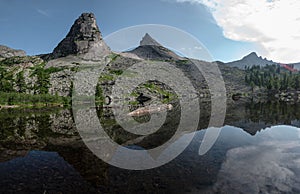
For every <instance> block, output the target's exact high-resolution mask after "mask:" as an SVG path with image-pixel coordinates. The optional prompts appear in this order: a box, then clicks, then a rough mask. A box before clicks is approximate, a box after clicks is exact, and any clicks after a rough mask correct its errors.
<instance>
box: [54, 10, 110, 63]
mask: <svg viewBox="0 0 300 194" xmlns="http://www.w3.org/2000/svg"><path fill="white" fill-rule="evenodd" d="M109 52H110V49H109V47H108V46H107V45H106V44H105V42H104V41H103V39H102V35H101V33H100V30H99V28H98V26H97V23H96V18H95V16H94V14H93V13H83V14H82V15H81V16H80V17H79V18H78V19H77V20H76V21H75V23H74V24H73V26H72V27H71V30H70V31H69V33H68V34H67V36H66V37H65V38H64V39H63V40H62V41H61V42H60V43H59V44H58V46H57V47H56V48H55V49H54V51H53V52H52V54H51V55H50V58H51V59H56V58H60V57H66V56H68V55H81V56H82V57H83V58H85V59H90V60H96V59H99V58H101V57H102V56H103V55H105V54H107V53H109Z"/></svg>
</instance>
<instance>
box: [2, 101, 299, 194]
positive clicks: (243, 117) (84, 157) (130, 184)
mask: <svg viewBox="0 0 300 194" xmlns="http://www.w3.org/2000/svg"><path fill="white" fill-rule="evenodd" d="M175 113H176V112H175ZM98 116H99V119H100V122H101V124H102V125H103V126H104V128H105V131H106V133H107V134H109V136H110V137H111V138H112V139H113V140H114V141H116V142H118V143H119V144H123V145H124V146H128V145H131V144H133V143H132V141H131V140H133V139H136V138H137V137H136V135H132V134H128V133H124V132H122V129H121V128H120V127H119V126H118V124H117V123H116V122H115V120H114V118H113V116H112V115H111V112H110V110H98ZM73 117H74V116H73V114H72V111H71V110H68V109H36V110H33V109H25V110H0V193H300V128H299V127H300V104H286V103H275V102H273V103H271V102H264V103H241V104H232V105H230V106H228V110H227V115H226V119H225V124H224V127H222V130H221V134H220V136H219V137H218V139H217V141H216V143H215V144H214V146H213V147H212V149H211V150H210V151H209V152H208V153H206V154H205V155H203V156H200V155H199V154H198V151H199V146H200V144H201V142H202V140H203V137H204V134H205V132H206V128H207V125H208V120H209V114H208V113H206V112H205V111H204V112H203V111H202V113H201V118H200V124H199V126H198V128H199V130H198V131H197V132H196V134H195V137H194V139H193V141H192V142H191V144H190V145H189V146H188V147H187V149H185V151H184V152H183V153H182V154H180V155H179V156H178V157H177V158H175V159H174V160H172V161H171V162H169V163H167V164H165V165H163V166H160V167H158V168H154V169H151V170H144V171H130V170H124V169H120V168H117V167H113V166H110V165H109V164H106V163H105V162H103V161H102V160H100V159H99V158H97V157H96V156H95V155H94V154H93V153H92V152H91V151H89V149H88V148H87V147H86V146H85V144H84V143H83V142H82V140H81V137H80V135H79V133H78V131H77V129H76V127H75V124H74V118H73ZM143 119H144V120H146V121H147V119H149V118H147V116H145V117H143V118H139V120H140V122H143ZM167 122H168V123H173V124H174V125H173V124H169V125H168V124H166V125H165V127H164V129H162V130H160V131H159V132H158V133H157V134H156V135H155V134H154V135H151V136H149V137H147V138H144V139H143V141H138V142H135V143H134V144H135V146H136V147H137V148H141V147H142V148H144V149H151V148H153V147H155V146H158V145H160V144H162V143H163V142H165V141H167V140H168V139H169V138H170V137H172V135H173V134H174V128H173V127H174V126H176V124H178V118H177V117H176V115H173V116H172V115H171V117H169V118H168V119H167ZM131 146H132V145H131Z"/></svg>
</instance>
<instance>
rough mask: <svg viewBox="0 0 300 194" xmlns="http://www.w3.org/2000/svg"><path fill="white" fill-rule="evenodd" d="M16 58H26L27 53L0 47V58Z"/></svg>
mask: <svg viewBox="0 0 300 194" xmlns="http://www.w3.org/2000/svg"><path fill="white" fill-rule="evenodd" d="M14 56H20V57H23V56H26V53H25V51H23V50H15V49H12V48H9V47H7V46H3V45H0V57H2V58H9V57H14Z"/></svg>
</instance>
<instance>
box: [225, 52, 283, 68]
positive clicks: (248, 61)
mask: <svg viewBox="0 0 300 194" xmlns="http://www.w3.org/2000/svg"><path fill="white" fill-rule="evenodd" d="M225 64H226V65H228V66H231V67H238V68H240V69H245V67H246V66H248V67H251V66H254V65H258V66H266V65H272V64H278V63H276V62H274V61H272V60H268V59H266V58H264V59H263V58H262V57H259V56H258V55H257V54H256V53H255V52H252V53H250V54H249V55H247V56H245V57H243V58H242V59H240V60H237V61H233V62H229V63H225Z"/></svg>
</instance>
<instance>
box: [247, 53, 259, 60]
mask: <svg viewBox="0 0 300 194" xmlns="http://www.w3.org/2000/svg"><path fill="white" fill-rule="evenodd" d="M245 58H259V57H258V55H257V54H256V52H252V53H250V54H249V55H247V56H245V57H244V59H245Z"/></svg>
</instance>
